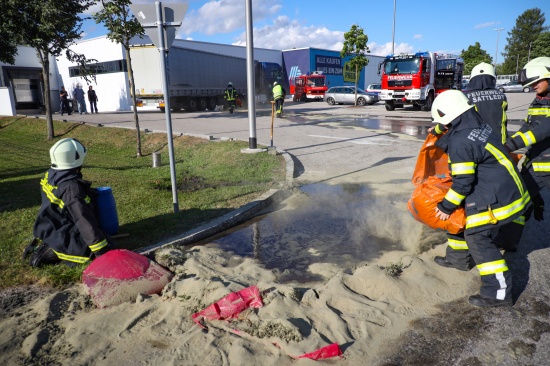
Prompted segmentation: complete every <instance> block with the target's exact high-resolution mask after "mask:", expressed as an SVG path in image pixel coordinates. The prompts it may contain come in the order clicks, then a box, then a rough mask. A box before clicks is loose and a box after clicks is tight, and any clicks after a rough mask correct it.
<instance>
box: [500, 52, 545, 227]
mask: <svg viewBox="0 0 550 366" xmlns="http://www.w3.org/2000/svg"><path fill="white" fill-rule="evenodd" d="M519 81H520V82H521V83H522V84H523V86H529V87H531V88H533V89H534V90H535V92H536V93H537V95H536V97H535V99H534V100H533V102H532V103H531V105H530V106H529V109H528V111H527V118H526V119H525V123H524V124H523V125H522V126H521V128H520V129H519V131H518V132H516V133H515V134H513V135H512V136H511V137H510V138H509V139H508V141H507V142H506V146H507V147H508V148H509V149H510V150H511V151H515V150H518V149H521V148H527V152H526V154H525V160H524V162H523V168H522V170H521V172H522V176H523V179H524V180H525V183H526V184H527V186H528V188H529V191H530V192H531V196H532V197H533V203H534V216H535V219H536V220H539V221H540V220H543V219H544V201H543V200H542V198H541V196H540V193H539V192H540V190H541V189H542V188H544V186H546V187H548V188H550V90H549V84H550V57H537V58H535V59H533V60H531V61H530V62H528V63H527V64H526V65H525V67H524V68H523V70H522V72H521V74H520V77H519Z"/></svg>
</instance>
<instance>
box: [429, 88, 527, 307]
mask: <svg viewBox="0 0 550 366" xmlns="http://www.w3.org/2000/svg"><path fill="white" fill-rule="evenodd" d="M431 115H432V120H433V122H434V123H440V124H442V125H444V126H445V127H446V128H447V129H448V131H447V133H446V134H445V135H444V136H442V137H441V138H440V139H439V140H438V141H437V143H436V146H438V147H440V148H442V149H443V150H444V151H445V152H446V153H447V155H448V157H449V164H450V170H451V175H452V179H453V184H452V186H451V188H450V189H449V191H448V192H447V194H446V195H445V198H444V199H443V201H441V202H440V203H439V204H438V205H437V208H436V209H435V210H436V217H437V218H439V219H441V220H447V219H448V218H449V216H450V214H451V213H452V212H453V211H454V210H455V209H457V208H458V207H460V206H461V205H464V207H465V210H466V228H465V231H464V237H465V240H466V244H467V247H468V250H463V251H460V252H458V251H457V254H461V255H463V256H464V257H470V256H471V257H472V259H473V261H474V262H475V263H476V267H477V269H478V270H479V273H480V275H481V288H480V291H479V294H477V295H473V296H470V298H469V300H468V301H469V302H470V304H472V305H474V306H479V307H493V306H511V305H512V276H511V273H510V271H509V270H508V266H507V264H506V261H505V260H504V258H503V257H502V254H501V252H500V250H499V248H498V244H497V243H496V241H495V238H496V237H497V236H498V234H499V231H501V230H502V228H504V227H505V226H506V227H507V226H510V225H515V223H514V221H515V220H518V219H520V218H521V217H522V216H523V215H524V213H525V212H526V211H527V210H529V209H530V208H531V200H530V196H529V192H528V191H527V189H526V187H525V184H524V182H523V180H522V178H521V176H520V173H519V171H518V169H517V167H516V165H515V164H514V163H513V162H512V161H511V159H510V157H509V155H508V152H507V151H506V148H505V147H504V145H502V143H501V140H500V133H499V132H498V131H494V129H493V128H492V127H491V126H489V125H488V124H485V123H483V121H482V119H481V117H480V115H479V114H478V113H477V112H476V111H475V109H474V105H473V104H471V102H470V101H469V100H468V98H467V97H466V96H465V95H464V94H463V93H462V92H461V91H458V90H448V91H445V92H443V93H441V94H440V95H439V96H438V97H437V98H436V99H435V101H434V103H433V106H432V111H431ZM436 258H442V257H436ZM443 259H445V258H443ZM448 260H449V258H446V261H448ZM436 261H437V260H436ZM439 264H441V263H439ZM448 264H449V265H446V267H452V266H453V263H450V262H449V263H448Z"/></svg>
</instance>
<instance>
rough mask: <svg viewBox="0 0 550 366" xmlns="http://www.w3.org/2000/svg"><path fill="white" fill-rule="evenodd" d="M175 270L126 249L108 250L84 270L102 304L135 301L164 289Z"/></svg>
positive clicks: (90, 291) (97, 302) (86, 281)
mask: <svg viewBox="0 0 550 366" xmlns="http://www.w3.org/2000/svg"><path fill="white" fill-rule="evenodd" d="M172 276H173V274H172V273H171V272H170V271H168V270H166V269H164V268H163V267H161V266H160V265H159V264H157V263H155V262H153V261H151V260H150V259H149V258H147V257H145V256H143V255H141V254H138V253H135V252H132V251H130V250H126V249H115V250H111V251H108V252H107V253H105V254H103V255H102V256H101V257H99V258H97V259H96V260H94V261H93V262H92V263H91V264H90V265H89V266H88V268H86V269H85V270H84V272H83V273H82V282H83V283H84V286H85V287H86V289H87V291H88V294H89V295H90V296H91V298H92V301H93V303H94V304H95V305H96V306H97V307H99V308H104V307H107V306H112V305H118V304H121V303H123V302H125V301H134V300H135V299H136V297H137V296H138V295H139V294H144V295H152V294H158V293H160V292H161V291H162V289H163V288H164V286H166V285H167V284H168V283H169V282H170V280H171V279H172Z"/></svg>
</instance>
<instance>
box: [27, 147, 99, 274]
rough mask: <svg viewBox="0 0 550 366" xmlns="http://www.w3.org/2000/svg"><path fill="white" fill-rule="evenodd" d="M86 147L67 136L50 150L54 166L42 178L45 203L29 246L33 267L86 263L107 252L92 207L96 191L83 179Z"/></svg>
mask: <svg viewBox="0 0 550 366" xmlns="http://www.w3.org/2000/svg"><path fill="white" fill-rule="evenodd" d="M85 157H86V148H85V147H84V145H82V143H80V141H78V140H76V139H73V138H65V139H62V140H59V141H58V142H56V143H55V144H54V145H53V146H52V148H51V149H50V160H51V167H50V169H48V171H46V173H45V175H44V177H43V178H42V180H41V181H40V187H41V194H42V205H41V207H40V210H39V212H38V216H37V218H36V221H35V223H34V230H33V231H34V236H35V239H34V240H33V242H31V243H30V244H29V245H28V246H27V247H26V248H25V252H24V254H23V257H24V259H25V258H26V257H27V256H29V257H30V258H29V263H30V265H31V266H33V267H39V266H41V265H43V264H50V263H55V262H59V261H63V262H65V263H66V264H69V265H74V264H81V263H87V262H88V261H90V260H91V259H94V258H96V257H98V256H99V255H101V254H103V253H105V252H106V251H107V250H108V249H110V248H109V244H110V243H109V242H108V239H107V237H106V235H105V233H104V232H103V231H102V230H101V229H100V227H99V224H98V220H97V217H96V214H95V212H94V207H93V198H94V196H95V195H94V190H93V189H92V188H91V183H90V182H88V181H85V180H84V179H82V173H81V168H82V164H83V163H84V158H85Z"/></svg>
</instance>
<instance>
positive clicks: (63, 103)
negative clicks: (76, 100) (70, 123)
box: [59, 86, 71, 116]
mask: <svg viewBox="0 0 550 366" xmlns="http://www.w3.org/2000/svg"><path fill="white" fill-rule="evenodd" d="M59 101H60V103H59V104H60V106H59V107H60V111H61V115H63V113H65V112H67V114H68V115H69V116H70V115H71V109H70V107H69V93H67V91H66V90H65V87H64V86H62V87H61V91H60V92H59Z"/></svg>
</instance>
